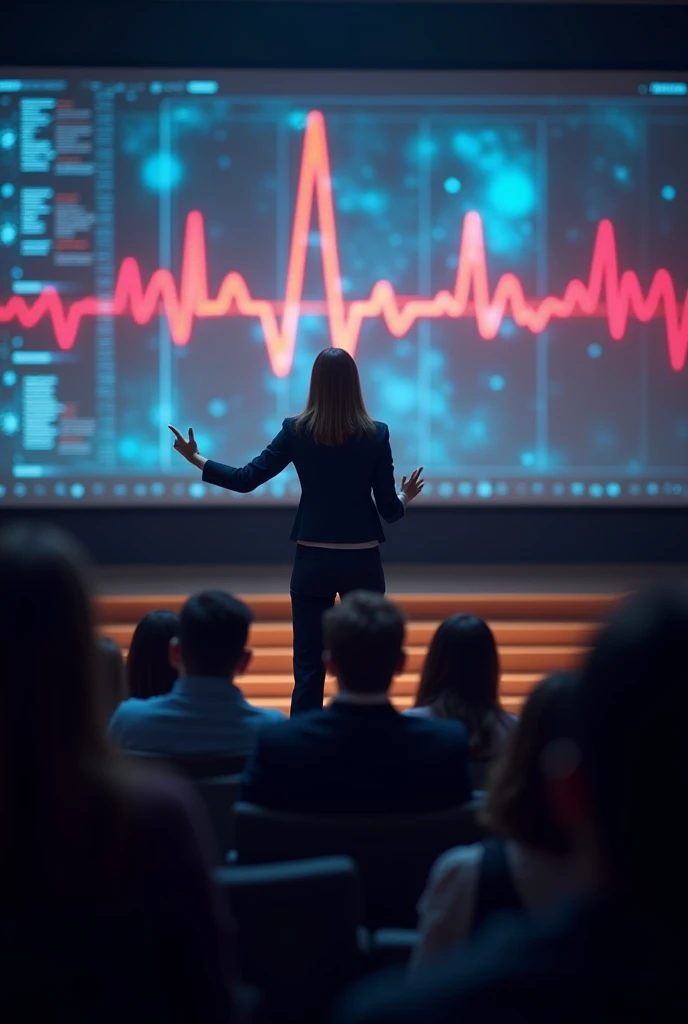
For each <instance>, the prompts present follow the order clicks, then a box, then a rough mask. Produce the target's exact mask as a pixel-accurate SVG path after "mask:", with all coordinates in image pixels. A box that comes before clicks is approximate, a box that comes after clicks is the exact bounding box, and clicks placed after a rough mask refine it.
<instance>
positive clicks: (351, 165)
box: [0, 73, 688, 503]
mask: <svg viewBox="0 0 688 1024" xmlns="http://www.w3.org/2000/svg"><path fill="white" fill-rule="evenodd" d="M143 77H144V78H145V83H144V84H145V88H137V89H131V90H130V91H129V92H127V91H126V90H123V91H122V94H121V96H120V97H119V98H118V101H117V107H116V122H115V124H116V132H115V152H114V172H115V196H116V198H115V203H116V219H115V237H114V253H113V268H114V270H115V271H116V269H117V267H118V266H119V264H120V262H121V260H122V259H123V258H124V257H126V256H131V255H133V256H136V258H137V260H138V262H139V263H140V265H141V268H142V271H143V278H144V281H145V280H146V279H147V278H148V277H149V276H150V274H151V273H152V272H153V271H154V270H155V269H156V268H157V267H159V266H169V267H170V268H171V269H172V270H173V271H174V272H175V275H176V277H177V280H179V274H180V264H181V250H182V242H183V233H184V225H185V218H186V215H187V214H188V212H189V211H190V210H200V211H201V212H202V213H203V215H204V218H205V226H206V236H207V238H206V244H207V253H208V266H209V276H210V293H211V295H212V294H215V292H216V291H217V289H218V287H219V284H220V282H221V281H222V279H223V277H224V276H225V274H226V273H227V272H229V271H230V270H238V271H240V273H241V274H242V275H243V277H244V278H245V279H246V281H247V283H248V286H249V288H250V290H251V292H252V294H253V295H254V296H256V297H260V298H271V299H281V298H282V296H283V295H284V285H285V274H286V263H287V254H288V249H289V240H290V236H291V226H292V225H291V218H292V215H293V209H294V199H295V193H296V183H297V178H298V170H299V164H300V159H301V153H302V146H303V138H304V128H305V123H306V116H307V113H308V111H309V110H313V109H317V110H320V111H322V112H323V113H324V115H325V117H326V121H327V130H328V138H329V147H330V160H331V167H332V187H333V192H334V200H335V211H336V218H337V228H338V238H339V255H340V264H341V270H342V289H343V292H344V296H345V298H360V297H364V296H367V295H368V294H369V292H370V289H371V287H372V285H373V284H374V283H375V282H376V281H377V280H379V279H388V280H390V281H392V282H393V284H394V288H395V290H396V292H397V293H398V294H399V295H409V296H410V295H422V296H429V295H433V294H434V293H436V292H437V291H439V290H440V289H442V288H447V289H450V290H451V289H452V288H453V285H454V279H455V275H456V268H457V257H458V251H459V241H460V236H461V227H462V222H463V218H464V216H465V215H466V213H467V212H468V211H471V210H477V211H479V213H480V214H481V216H482V219H483V223H484V227H485V238H486V245H487V252H488V268H489V275H490V282H491V285H492V287H494V284H495V282H496V281H497V279H498V278H499V276H500V275H501V274H503V273H507V272H512V273H514V274H516V275H517V276H518V277H519V279H520V280H521V281H522V282H523V285H524V289H525V293H526V295H527V296H528V297H530V298H532V299H537V298H538V297H542V296H544V295H546V294H558V295H561V294H562V293H563V291H564V289H565V286H566V284H567V282H568V281H569V280H570V279H571V278H573V277H580V278H581V279H583V280H586V278H587V275H588V271H589V266H590V260H591V256H592V251H593V245H594V240H595V233H596V229H597V225H598V223H599V221H600V220H601V219H602V218H609V219H611V220H612V221H613V223H614V226H615V229H616V234H617V244H618V249H619V260H620V266H621V269H622V270H623V269H626V268H630V269H633V270H634V271H635V272H636V273H638V274H639V276H640V278H641V281H643V283H644V286H645V287H647V285H648V284H649V281H650V279H651V276H652V273H653V272H654V271H655V270H656V268H657V267H659V266H664V267H667V268H668V269H669V270H670V272H671V273H672V275H673V277H674V281H675V283H676V286H677V291H678V294H679V298H680V299H682V298H683V296H684V295H685V289H686V285H687V284H688V269H687V264H686V256H685V243H684V239H685V237H686V233H687V231H688V188H686V186H685V165H686V159H687V158H688V133H687V131H686V128H687V127H688V108H687V107H686V106H666V105H664V106H662V105H661V104H652V103H650V102H649V100H647V98H646V97H643V96H641V95H638V94H636V95H630V94H629V96H628V97H618V96H611V97H610V96H607V97H605V96H603V95H587V96H586V95H578V94H577V92H576V89H575V87H574V85H573V84H572V86H571V88H570V90H569V91H568V92H567V93H566V94H562V95H561V96H560V97H554V96H553V95H552V94H551V90H550V88H549V86H548V82H547V76H544V75H543V76H542V79H541V95H539V96H538V95H533V94H532V90H531V92H530V94H529V95H527V96H526V95H523V96H520V95H519V91H518V89H517V88H516V85H517V80H518V76H513V78H514V89H513V91H512V92H511V93H510V94H504V95H503V96H480V95H469V94H462V95H457V96H454V97H452V96H448V95H443V96H430V95H426V96H422V95H413V94H412V93H413V80H412V77H411V76H409V79H408V81H409V94H408V95H399V96H396V97H390V96H389V95H379V94H376V93H374V92H373V91H371V92H370V93H368V94H361V91H360V90H357V91H358V93H359V94H358V95H355V96H353V95H352V96H347V95H345V94H338V95H330V96H328V95H326V94H324V93H319V94H317V95H315V94H314V95H313V96H310V97H309V96H303V95H302V96H290V95H289V94H288V93H286V92H285V93H284V94H281V95H271V96H254V97H252V96H250V95H247V94H242V93H238V92H232V89H231V80H230V79H229V78H228V79H227V82H226V83H225V82H224V80H223V78H222V76H221V75H220V76H216V77H217V79H218V82H219V85H218V87H217V91H216V92H215V93H214V94H212V95H203V94H201V95H190V94H188V93H183V94H181V95H179V94H178V93H177V92H173V93H170V92H169V91H168V90H167V89H166V87H165V86H164V83H162V84H161V85H160V87H159V89H158V88H157V87H156V81H155V76H154V75H153V74H152V73H151V74H149V75H147V76H143ZM283 77H284V78H285V85H286V86H288V84H289V83H288V76H287V75H285V76H283ZM321 77H322V76H321ZM571 77H572V79H573V76H571ZM139 78H141V76H139ZM0 140H1V136H0ZM9 184H10V183H8V185H9ZM3 187H4V186H3ZM96 187H97V186H96ZM2 194H3V195H4V193H2ZM0 230H1V228H0ZM0 237H1V236H0ZM3 266H4V265H2V264H0V267H3ZM6 290H7V278H6V276H5V274H4V269H3V277H2V279H1V280H0V293H1V295H2V296H3V297H4V295H5V292H6ZM323 294H324V293H323V275H322V263H321V240H320V238H319V235H318V224H317V217H314V219H313V222H312V224H311V236H310V245H309V259H308V265H307V272H306V287H305V299H306V300H315V301H319V300H322V299H323ZM35 331H36V336H35V339H36V340H35V341H34V339H32V338H27V339H26V341H25V343H26V344H28V345H29V346H30V345H31V344H33V343H35V344H38V343H39V340H40V343H41V345H44V344H45V341H44V340H43V339H42V338H41V339H38V335H39V334H40V332H42V331H43V332H45V331H48V328H47V327H46V326H45V325H42V326H40V327H38V328H36V329H35ZM115 331H116V351H117V385H116V419H117V454H116V461H115V463H114V464H113V465H112V466H110V467H109V468H108V470H107V473H108V474H109V475H110V476H112V477H117V481H118V484H117V486H119V487H120V491H121V496H127V497H131V498H135V497H137V496H138V497H141V498H156V497H157V498H158V499H160V500H169V499H172V500H180V499H182V498H183V499H187V498H189V497H191V498H194V499H196V500H198V499H201V498H204V497H207V498H211V497H217V494H216V493H213V492H211V491H210V490H209V489H206V488H204V487H203V486H201V485H200V484H199V483H198V481H197V480H195V479H194V478H192V477H191V475H190V474H191V472H192V471H191V470H188V471H187V469H186V467H185V465H184V464H181V463H180V461H179V459H178V456H177V455H176V454H175V453H173V452H172V451H171V438H170V437H168V435H167V434H166V432H165V426H164V425H165V423H166V422H167V421H168V419H171V420H172V421H173V422H175V423H177V425H178V426H180V427H181V428H183V429H185V428H187V427H188V426H189V425H193V426H194V428H195V431H196V437H197V439H198V441H199V444H200V448H201V451H202V453H203V454H204V455H206V456H208V457H211V458H214V459H219V460H222V461H226V462H230V463H232V464H241V463H243V462H246V461H248V460H249V459H250V458H251V457H252V456H254V455H255V454H256V453H257V452H258V451H259V450H260V449H261V447H262V446H263V445H264V444H265V443H266V442H267V440H269V438H270V437H271V436H272V435H273V434H274V433H276V432H277V430H278V429H279V426H280V423H281V420H282V418H283V417H284V416H286V415H289V414H293V413H295V412H298V411H299V410H300V409H301V408H302V407H303V405H304V402H305V398H306V394H307V389H308V379H309V374H310V367H311V364H312V360H313V358H314V356H315V354H316V353H317V352H318V351H319V350H320V349H321V348H323V347H324V346H326V345H328V344H329V343H330V341H331V339H330V336H329V333H328V325H327V319H326V317H325V316H324V315H321V314H316V315H304V316H303V317H302V320H301V323H300V328H299V333H298V338H297V346H296V351H295V358H294V363H293V367H292V370H291V373H290V374H289V375H288V376H287V377H286V378H283V379H279V378H277V377H276V376H275V375H274V374H273V372H272V371H271V369H270V366H269V362H268V359H267V355H266V349H265V340H264V337H263V333H262V329H261V327H260V324H259V323H258V322H257V321H255V320H251V319H246V318H240V317H237V316H232V317H228V318H226V319H224V320H219V319H209V320H202V321H196V323H195V326H194V331H193V336H192V338H191V340H190V342H189V344H188V345H186V346H183V347H177V346H173V345H171V343H170V340H169V332H168V329H167V325H166V322H165V320H164V318H155V319H153V320H152V321H151V322H150V323H149V324H147V325H143V326H137V325H135V324H134V323H132V322H131V321H129V320H125V319H118V320H117V321H116V324H115ZM88 344H89V327H88V326H84V328H83V329H82V333H81V335H80V338H79V340H78V341H77V344H76V345H75V347H74V352H75V353H78V363H77V364H75V366H74V367H73V368H72V369H71V370H70V368H69V367H68V366H66V367H64V368H63V369H62V370H61V372H62V373H63V376H64V379H65V385H64V387H65V389H66V390H71V392H74V391H75V390H79V392H80V395H81V400H82V405H83V407H84V408H90V409H91V410H92V412H93V414H94V415H95V416H96V417H97V416H98V402H97V397H95V396H94V391H93V383H92V372H93V370H92V365H91V363H90V362H89V357H88V355H87V349H88ZM163 352H164V353H165V355H164V357H163ZM357 361H358V364H359V368H360V371H361V376H362V380H363V385H364V391H365V396H366V401H367V404H368V406H369V409H370V411H371V413H372V414H373V415H374V416H375V418H378V419H382V420H385V421H387V422H388V423H389V424H390V429H391V433H392V439H393V446H394V453H395V461H396V464H397V469H398V472H399V474H401V473H402V472H406V473H408V472H409V471H410V470H411V469H413V468H414V467H415V466H416V465H418V464H423V465H424V466H425V468H426V474H427V476H428V480H429V486H428V500H436V501H442V502H446V501H474V500H486V499H493V500H503V501H531V502H535V503H539V502H542V501H553V500H555V501H566V502H571V501H573V502H575V501H577V500H586V501H587V500H596V501H616V500H626V501H631V502H633V501H647V500H648V499H652V500H674V499H675V498H677V497H678V498H680V499H682V500H686V498H688V481H687V479H686V478H687V477H688V469H687V467H688V370H686V369H684V370H682V371H681V372H675V371H673V370H672V369H671V368H670V365H669V359H668V354H667V344H666V330H665V326H664V321H663V318H662V317H661V316H660V317H657V318H655V319H654V320H653V321H652V322H651V323H650V324H649V325H647V326H642V325H639V324H638V323H637V322H635V321H634V320H633V319H631V321H630V322H629V325H628V329H627V331H626V334H625V337H624V338H623V340H621V341H612V340H611V338H610V334H609V329H608V324H607V321H606V319H605V318H604V317H603V316H597V317H593V318H581V317H577V318H572V319H571V320H568V321H565V322H562V321H554V322H553V323H552V324H551V325H550V327H549V328H548V330H547V331H546V332H545V333H543V334H541V335H538V336H534V335H533V334H531V333H530V332H529V331H527V330H523V329H521V328H518V327H517V326H516V325H515V324H514V323H513V322H512V321H511V320H510V319H506V320H505V321H504V322H503V324H502V326H501V329H500V331H499V334H498V336H497V337H496V338H495V339H494V340H492V341H485V340H483V339H481V338H480V336H479V334H478V331H477V328H476V323H475V320H474V318H473V317H471V316H467V317H465V318H462V319H460V320H439V321H419V322H418V323H417V324H416V325H415V326H414V327H413V328H412V329H411V330H410V331H409V332H408V334H407V335H405V336H404V337H403V338H399V339H397V338H393V337H391V336H390V334H389V333H388V331H387V330H386V328H385V325H384V323H383V322H382V321H381V320H373V321H366V322H365V323H364V325H363V328H362V331H361V335H360V341H359V346H358V352H357ZM11 372H12V371H11V370H7V371H6V372H5V376H4V377H3V382H4V385H5V386H6V388H9V389H10V390H11V378H9V377H8V376H7V373H11ZM70 373H71V374H72V377H71V379H70V378H69V374H70ZM3 398H5V396H4V395H3ZM3 415H4V420H3V423H4V425H5V428H7V426H8V425H9V427H10V428H11V427H12V426H13V425H15V426H16V425H18V424H15V421H14V420H12V418H11V417H12V416H15V417H16V416H19V415H20V410H17V409H15V407H14V406H12V405H11V403H8V402H6V403H5V407H4V413H3ZM8 417H10V419H9V420H8ZM10 433H12V431H11V430H10V431H8V430H7V429H5V436H6V440H9V435H10ZM17 443H18V442H16V440H15V442H14V444H15V446H14V448H13V449H12V450H11V451H10V448H11V446H10V445H9V444H7V445H6V449H5V450H6V451H7V452H9V455H10V458H14V459H16V458H19V459H21V452H19V451H17V448H16V444H17ZM58 461H59V470H60V473H61V474H62V475H63V476H65V477H66V478H67V479H70V480H71V479H77V478H78V480H79V481H82V480H83V481H84V482H85V487H86V488H89V487H90V488H91V489H90V490H87V491H86V492H85V497H87V498H88V497H89V496H90V497H91V498H92V499H97V498H98V492H94V491H93V488H92V484H91V483H90V481H91V480H92V478H95V477H96V476H98V475H99V474H100V476H102V474H103V467H102V466H99V465H97V464H94V463H92V462H91V463H88V462H87V461H85V462H84V464H83V465H82V466H79V465H75V464H74V463H71V464H67V463H66V462H65V461H64V460H56V465H57V463H58ZM9 468H10V467H9V465H8V466H7V470H9ZM101 487H102V485H101ZM156 487H157V491H156V490H155V488H156ZM122 488H124V490H121V489H122ZM136 488H138V495H137V493H136ZM67 493H68V494H69V493H71V492H69V491H67ZM100 493H102V494H104V495H106V493H107V490H106V489H102V490H101V492H100ZM297 494H298V486H297V483H296V480H295V475H294V473H293V472H291V471H287V472H286V473H285V474H283V476H282V477H281V478H279V479H277V480H275V481H273V482H272V483H271V484H270V485H268V486H267V487H265V488H263V489H262V490H261V491H260V492H258V493H257V494H256V495H255V498H256V500H259V501H266V502H272V501H276V500H277V501H279V500H295V498H296V496H297ZM71 496H72V497H77V495H75V494H71ZM48 497H50V495H49V494H48ZM224 497H225V498H227V497H228V496H227V495H224ZM243 500H245V499H243Z"/></svg>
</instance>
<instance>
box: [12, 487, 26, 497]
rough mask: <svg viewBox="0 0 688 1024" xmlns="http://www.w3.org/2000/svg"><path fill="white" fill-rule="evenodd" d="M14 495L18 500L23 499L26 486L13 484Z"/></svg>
mask: <svg viewBox="0 0 688 1024" xmlns="http://www.w3.org/2000/svg"><path fill="white" fill-rule="evenodd" d="M14 493H15V495H16V496H17V497H18V498H23V497H25V495H26V484H15V485H14Z"/></svg>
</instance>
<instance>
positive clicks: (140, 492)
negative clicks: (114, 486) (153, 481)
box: [133, 484, 148, 498]
mask: <svg viewBox="0 0 688 1024" xmlns="http://www.w3.org/2000/svg"><path fill="white" fill-rule="evenodd" d="M133 490H134V494H135V495H136V497H137V498H145V496H146V495H147V494H148V488H147V487H146V485H145V484H134V488H133Z"/></svg>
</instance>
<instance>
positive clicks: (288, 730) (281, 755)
mask: <svg viewBox="0 0 688 1024" xmlns="http://www.w3.org/2000/svg"><path fill="white" fill-rule="evenodd" d="M324 628H325V642H326V645H327V655H326V657H327V663H328V667H329V670H330V671H331V672H332V673H333V674H334V675H335V676H336V678H337V685H338V694H337V696H336V697H335V698H334V700H333V701H332V703H331V704H330V706H329V707H327V708H323V709H321V710H319V711H312V712H310V713H309V714H307V715H302V716H299V717H298V718H296V719H293V720H292V721H290V722H283V723H279V724H275V725H273V724H271V723H270V724H267V725H265V726H264V727H263V728H262V729H261V730H260V732H259V734H258V741H257V746H256V747H255V749H254V755H253V757H252V759H251V760H249V763H248V765H247V767H246V772H245V776H244V783H243V787H242V799H244V800H248V801H249V802H251V803H254V804H258V805H260V806H261V807H266V808H269V809H271V810H279V811H291V812H294V813H298V812H301V813H304V814H375V813H380V814H404V813H415V812H422V811H432V810H439V809H441V808H446V807H453V806H457V805H459V804H462V803H464V802H465V801H467V800H469V799H470V796H471V783H470V777H469V769H468V741H467V738H466V731H465V729H464V727H463V726H462V725H460V724H459V723H458V722H452V721H448V720H446V721H440V720H435V719H431V718H414V717H410V716H408V715H400V714H399V713H398V712H397V711H395V710H394V708H393V707H392V704H391V703H390V700H389V688H390V685H391V682H392V678H393V676H394V674H395V673H396V672H400V671H401V670H402V668H403V665H404V653H403V642H404V629H405V627H404V617H403V614H402V612H401V611H400V609H399V608H397V607H396V605H394V604H392V602H391V601H387V600H386V599H385V598H384V597H383V596H382V595H381V594H371V593H365V592H361V591H358V592H353V593H351V594H347V595H346V596H345V597H344V598H343V600H342V602H341V604H339V605H337V606H335V607H334V608H332V609H330V611H328V612H327V613H326V615H325V622H324Z"/></svg>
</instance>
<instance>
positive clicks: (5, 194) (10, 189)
mask: <svg viewBox="0 0 688 1024" xmlns="http://www.w3.org/2000/svg"><path fill="white" fill-rule="evenodd" d="M0 195H1V196H2V198H3V199H11V198H12V196H13V195H14V185H13V184H12V182H11V181H5V182H4V183H3V184H2V185H0Z"/></svg>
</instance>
